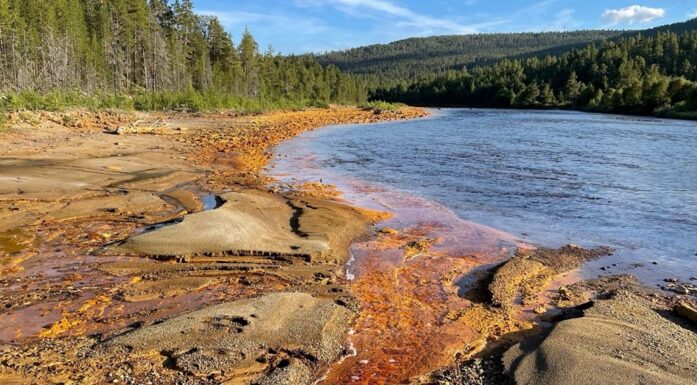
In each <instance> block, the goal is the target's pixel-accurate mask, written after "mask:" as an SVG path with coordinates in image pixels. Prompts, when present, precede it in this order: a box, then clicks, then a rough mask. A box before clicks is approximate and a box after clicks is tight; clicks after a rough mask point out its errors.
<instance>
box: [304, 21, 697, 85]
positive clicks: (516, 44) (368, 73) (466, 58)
mask: <svg viewBox="0 0 697 385" xmlns="http://www.w3.org/2000/svg"><path fill="white" fill-rule="evenodd" d="M694 29H697V19H692V20H688V21H685V22H681V23H675V24H670V25H665V26H661V27H657V28H652V29H647V30H643V31H612V30H609V31H608V30H587V31H574V32H541V33H499V34H473V35H450V36H433V37H425V38H411V39H405V40H400V41H396V42H393V43H389V44H376V45H370V46H365V47H358V48H353V49H349V50H345V51H336V52H329V53H325V54H322V55H318V57H317V59H318V61H319V62H320V63H321V64H334V65H336V66H337V67H339V68H340V69H341V70H342V71H346V72H349V73H353V74H356V75H358V76H359V77H361V78H363V79H365V80H366V81H367V83H368V84H369V85H370V88H372V89H376V88H391V87H393V86H396V85H399V84H405V85H409V84H412V83H415V82H419V81H425V80H429V79H434V78H436V77H438V76H440V75H443V74H444V73H446V72H447V71H449V70H461V69H462V68H463V67H465V66H467V67H472V66H474V65H488V64H493V63H495V62H497V61H499V60H500V59H503V58H510V59H520V58H526V57H534V56H538V57H543V56H547V55H559V54H562V53H564V52H567V51H570V50H571V49H573V48H583V47H585V46H586V45H588V44H589V43H591V42H598V41H602V40H613V39H619V38H621V37H625V36H633V35H636V34H637V33H641V34H642V35H644V36H655V35H656V34H658V33H659V32H668V31H670V32H675V33H678V34H680V33H683V32H686V31H691V30H694Z"/></svg>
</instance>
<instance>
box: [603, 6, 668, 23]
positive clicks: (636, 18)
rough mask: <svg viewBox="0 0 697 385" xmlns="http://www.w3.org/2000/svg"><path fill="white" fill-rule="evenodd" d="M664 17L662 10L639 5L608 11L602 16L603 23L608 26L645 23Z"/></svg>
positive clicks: (664, 13)
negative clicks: (608, 24)
mask: <svg viewBox="0 0 697 385" xmlns="http://www.w3.org/2000/svg"><path fill="white" fill-rule="evenodd" d="M665 15H666V10H665V9H663V8H650V7H644V6H641V5H631V6H629V7H625V8H620V9H608V10H606V11H605V12H603V14H602V19H603V21H605V22H607V23H610V24H620V23H629V24H633V23H637V22H638V23H647V22H649V21H652V20H656V19H660V18H662V17H664V16H665Z"/></svg>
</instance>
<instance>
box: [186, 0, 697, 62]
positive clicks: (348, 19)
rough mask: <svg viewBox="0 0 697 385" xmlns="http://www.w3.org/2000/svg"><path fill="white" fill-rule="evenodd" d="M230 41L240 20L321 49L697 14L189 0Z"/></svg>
mask: <svg viewBox="0 0 697 385" xmlns="http://www.w3.org/2000/svg"><path fill="white" fill-rule="evenodd" d="M194 5H195V7H196V11H197V12H199V13H203V14H209V15H216V16H218V17H219V18H220V20H221V21H222V23H223V24H224V25H225V27H226V28H227V29H228V31H229V32H230V33H232V35H233V39H234V40H235V41H236V42H237V41H238V40H239V36H240V34H241V32H242V31H243V30H244V28H245V26H248V27H249V29H250V30H251V31H252V33H253V34H254V36H255V37H256V38H257V40H258V41H259V44H260V46H261V47H264V48H266V47H267V46H268V45H272V46H273V48H274V49H275V50H276V51H280V52H282V53H284V54H291V53H304V52H323V51H329V50H338V49H345V48H350V47H356V46H362V45H367V44H374V43H387V42H390V41H394V40H399V39H403V38H407V37H413V36H432V35H444V34H464V33H489V32H530V31H561V30H574V29H603V28H612V29H639V28H648V27H653V26H657V25H661V24H667V23H672V22H676V21H683V20H686V19H688V18H690V17H697V1H695V0H654V1H642V0H635V1H632V0H629V1H622V0H604V1H595V0H584V1H570V0H520V1H514V0H453V1H444V0H428V1H417V0H255V1H252V0H247V1H244V0H223V1H214V0H194Z"/></svg>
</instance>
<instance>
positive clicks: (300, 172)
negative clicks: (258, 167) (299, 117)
mask: <svg viewBox="0 0 697 385" xmlns="http://www.w3.org/2000/svg"><path fill="white" fill-rule="evenodd" d="M278 152H279V153H282V154H288V157H286V158H281V159H280V160H279V161H277V162H276V167H275V170H276V171H275V172H276V174H277V175H281V174H282V175H285V176H286V177H288V176H290V177H295V178H299V179H305V180H315V181H316V180H318V179H320V178H322V180H323V182H324V183H330V184H336V185H338V186H339V188H340V189H341V188H342V187H343V188H346V187H349V188H348V189H347V190H348V191H350V190H351V188H350V186H347V184H348V183H347V180H353V181H362V182H365V183H367V184H371V185H374V186H380V187H381V188H385V189H390V190H395V191H400V192H403V193H406V194H411V195H415V196H419V197H423V198H426V199H429V200H432V201H435V202H438V203H440V204H442V205H444V206H446V207H447V208H449V209H451V210H452V211H453V212H454V213H455V214H457V215H458V216H459V217H460V218H462V219H464V220H468V221H473V222H476V223H480V224H483V225H487V226H491V227H494V228H497V229H500V230H502V231H505V232H508V233H510V234H513V235H514V236H516V237H517V238H519V239H520V240H523V241H525V242H527V243H531V244H535V245H543V246H550V247H554V246H560V245H563V244H567V243H574V244H578V245H582V246H598V245H607V246H612V247H614V248H616V249H617V253H616V254H615V255H614V256H613V257H609V258H605V259H603V260H601V261H598V262H597V263H592V264H590V265H589V266H587V267H586V270H585V272H586V274H587V275H589V276H592V275H600V274H613V273H621V272H630V273H633V274H635V275H637V276H639V277H640V278H642V279H643V280H644V281H645V282H647V283H656V282H658V281H660V280H661V279H663V278H665V277H666V276H668V275H670V276H677V277H682V278H685V279H689V278H690V276H691V275H697V122H688V121H678V120H665V119H654V118H642V117H627V116H616V115H602V114H588V113H580V112H566V111H511V110H485V109H451V110H437V111H434V115H433V116H432V117H430V118H426V119H419V120H412V121H403V122H391V123H383V124H373V125H352V126H336V127H330V128H324V129H321V130H318V131H313V132H309V133H306V134H304V135H302V136H300V137H298V138H297V139H295V140H292V141H289V142H286V143H284V144H282V145H281V146H280V147H279V151H278ZM354 195H359V194H354ZM348 198H349V200H351V199H352V198H351V196H350V195H349V196H348ZM360 199H363V200H366V199H367V198H366V197H359V196H354V197H353V200H360ZM368 199H369V197H368ZM654 262H655V263H657V264H653V263H654ZM637 263H643V264H644V266H643V267H642V266H639V267H637V265H636V264H637ZM612 264H615V265H618V266H615V267H613V266H612ZM601 267H606V270H604V271H603V270H600V268H601ZM608 267H609V269H607V268H608Z"/></svg>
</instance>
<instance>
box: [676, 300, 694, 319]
mask: <svg viewBox="0 0 697 385" xmlns="http://www.w3.org/2000/svg"><path fill="white" fill-rule="evenodd" d="M674 310H675V312H676V313H678V314H679V315H680V316H681V317H684V318H687V319H689V320H690V321H692V322H694V323H697V309H695V308H694V307H692V306H691V305H690V304H688V303H685V302H680V303H679V304H678V305H676V306H675V308H674Z"/></svg>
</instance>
